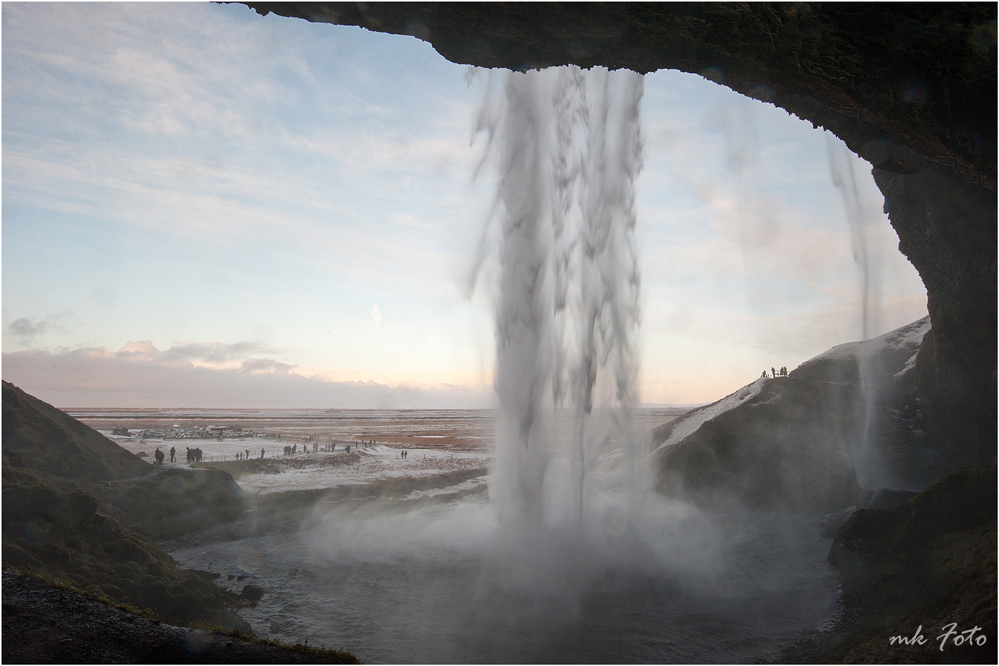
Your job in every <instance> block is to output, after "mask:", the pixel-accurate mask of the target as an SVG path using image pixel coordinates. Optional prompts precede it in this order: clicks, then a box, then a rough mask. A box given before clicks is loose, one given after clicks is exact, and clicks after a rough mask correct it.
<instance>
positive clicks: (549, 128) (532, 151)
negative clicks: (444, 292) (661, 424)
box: [478, 67, 643, 539]
mask: <svg viewBox="0 0 999 666" xmlns="http://www.w3.org/2000/svg"><path fill="white" fill-rule="evenodd" d="M503 85H504V88H503V94H502V95H497V96H495V98H494V99H493V100H492V101H489V100H488V99H487V102H486V103H485V104H484V105H483V109H482V113H481V115H480V120H479V124H478V129H479V130H480V131H481V130H486V131H487V133H488V135H489V139H490V141H489V147H488V151H489V152H490V153H492V155H493V156H494V157H495V158H497V159H498V162H499V185H498V190H497V195H496V205H495V208H494V210H495V212H496V214H497V215H498V216H499V218H500V232H501V233H500V240H499V248H498V250H499V264H500V271H499V287H498V298H497V304H496V344H497V365H496V391H497V394H498V396H499V400H500V405H501V408H502V411H501V416H500V422H499V424H498V425H499V428H498V449H497V459H496V470H495V474H494V477H493V482H492V485H491V486H490V495H491V500H492V502H493V504H494V506H495V507H496V510H497V512H498V514H499V517H500V519H501V521H502V523H503V525H504V528H506V529H511V530H516V531H525V532H526V533H527V534H526V535H525V536H528V539H535V538H537V537H538V536H539V535H540V534H544V533H549V532H551V531H552V530H555V531H558V530H563V531H564V530H573V529H576V528H579V527H585V525H586V524H587V523H589V522H592V520H591V519H592V518H593V517H594V512H595V511H597V509H596V508H595V507H594V506H593V493H594V482H593V475H594V471H595V465H596V460H597V457H598V456H599V455H600V454H601V453H603V452H605V451H604V448H605V445H606V444H607V440H608V439H610V438H614V439H617V441H618V442H619V443H621V444H622V448H623V449H624V459H625V463H624V465H625V475H626V476H627V477H628V481H627V483H626V484H625V487H626V488H628V489H630V490H631V491H632V493H631V497H630V498H629V499H628V500H627V501H626V503H627V506H626V507H625V508H624V515H623V516H622V518H623V519H627V517H628V515H629V514H631V513H632V512H633V511H634V510H635V507H636V504H637V499H638V497H639V496H640V494H641V490H642V488H643V484H642V482H641V480H640V479H638V478H637V477H638V473H639V470H640V469H641V468H642V466H641V465H640V464H639V460H638V458H639V456H640V451H638V447H639V443H638V441H637V438H636V437H635V433H634V432H633V429H632V427H631V420H630V418H629V410H630V409H631V408H632V407H633V406H634V405H635V402H636V399H637V392H636V385H637V369H638V368H637V360H636V349H635V335H636V332H637V328H638V323H639V307H638V295H639V286H640V279H639V270H638V264H637V257H636V252H635V247H634V230H635V223H636V213H635V191H634V187H635V178H636V176H637V175H638V172H639V171H640V169H641V152H642V135H641V123H640V113H639V104H640V101H641V98H642V92H643V79H642V77H641V76H640V75H638V74H635V73H633V72H629V71H617V72H609V71H608V70H606V69H602V68H595V69H593V70H591V71H585V72H584V71H583V70H580V69H579V68H576V67H562V68H556V69H548V70H544V71H531V72H517V73H508V74H507V75H506V77H505V81H504V84H503ZM600 405H603V406H605V407H608V408H610V409H611V411H612V414H613V422H614V424H615V426H616V430H617V432H616V433H614V434H613V435H609V434H607V433H601V432H598V430H599V429H598V428H596V427H595V422H594V418H593V417H594V407H596V406H600ZM619 510H620V509H619Z"/></svg>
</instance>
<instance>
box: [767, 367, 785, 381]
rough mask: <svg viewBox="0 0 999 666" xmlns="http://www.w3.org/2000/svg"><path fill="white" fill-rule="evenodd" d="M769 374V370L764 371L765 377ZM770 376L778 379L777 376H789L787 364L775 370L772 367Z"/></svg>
mask: <svg viewBox="0 0 999 666" xmlns="http://www.w3.org/2000/svg"><path fill="white" fill-rule="evenodd" d="M766 376H767V371H766V370H764V371H763V377H766ZM770 376H771V377H773V378H774V379H776V378H777V377H787V366H782V367H781V369H780V370H775V369H774V368H772V367H771V368H770Z"/></svg>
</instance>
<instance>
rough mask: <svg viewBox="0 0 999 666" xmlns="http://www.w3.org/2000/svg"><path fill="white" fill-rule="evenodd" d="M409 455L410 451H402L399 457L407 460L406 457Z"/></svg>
mask: <svg viewBox="0 0 999 666" xmlns="http://www.w3.org/2000/svg"><path fill="white" fill-rule="evenodd" d="M407 455H409V451H402V452H400V453H399V457H400V458H402V459H403V460H405V458H406V456H407Z"/></svg>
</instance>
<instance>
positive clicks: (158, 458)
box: [154, 449, 166, 465]
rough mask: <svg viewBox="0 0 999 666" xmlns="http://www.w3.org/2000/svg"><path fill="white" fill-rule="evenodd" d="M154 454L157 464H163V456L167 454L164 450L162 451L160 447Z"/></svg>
mask: <svg viewBox="0 0 999 666" xmlns="http://www.w3.org/2000/svg"><path fill="white" fill-rule="evenodd" d="M154 455H155V456H156V464H157V465H162V464H163V458H165V457H166V456H164V455H163V452H162V451H160V450H159V449H156V453H155V454H154Z"/></svg>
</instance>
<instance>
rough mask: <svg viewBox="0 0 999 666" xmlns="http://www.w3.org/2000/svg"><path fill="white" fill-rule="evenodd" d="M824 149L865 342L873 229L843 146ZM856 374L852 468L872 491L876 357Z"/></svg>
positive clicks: (866, 357) (872, 308)
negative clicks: (859, 410)
mask: <svg viewBox="0 0 999 666" xmlns="http://www.w3.org/2000/svg"><path fill="white" fill-rule="evenodd" d="M826 148H827V150H828V153H829V169H830V172H831V175H832V181H833V184H834V185H835V186H836V188H837V189H838V190H839V192H840V195H841V196H842V198H843V206H844V208H845V209H846V219H847V222H848V224H849V226H850V241H851V247H852V249H853V260H854V262H855V263H856V264H857V271H858V273H859V276H860V287H861V289H860V315H861V335H862V337H861V339H862V340H869V339H870V338H871V337H872V336H873V335H874V334H875V331H878V330H879V329H880V321H879V318H880V317H879V315H880V298H879V295H880V286H881V276H880V273H879V271H878V262H877V260H876V255H877V253H876V250H877V248H876V247H875V242H876V241H875V237H874V225H873V224H872V221H871V220H869V219H868V216H867V215H866V214H865V212H864V211H865V209H864V206H862V205H861V203H860V194H859V192H858V187H857V177H856V174H855V173H854V167H853V162H852V161H851V159H850V154H849V152H848V150H847V148H846V146H845V145H844V144H843V143H842V142H840V141H837V140H836V139H833V138H832V137H831V136H827V137H826ZM857 370H858V374H859V376H860V384H861V387H862V388H863V391H864V395H865V403H866V404H865V410H864V429H863V433H862V435H861V441H860V442H858V444H857V446H855V447H854V466H855V468H856V470H857V480H858V481H859V482H860V484H861V485H862V486H865V487H868V488H875V487H879V486H881V485H883V484H884V483H885V482H886V479H885V477H884V471H883V470H882V469H881V465H880V464H879V462H878V455H877V452H876V451H875V446H874V442H873V439H874V437H875V432H874V431H875V427H876V421H877V419H876V413H877V396H878V395H879V393H880V392H881V386H880V379H879V378H880V377H881V374H882V373H881V370H880V368H879V367H878V358H877V356H876V355H873V354H862V355H861V356H860V358H859V359H858V368H857Z"/></svg>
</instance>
